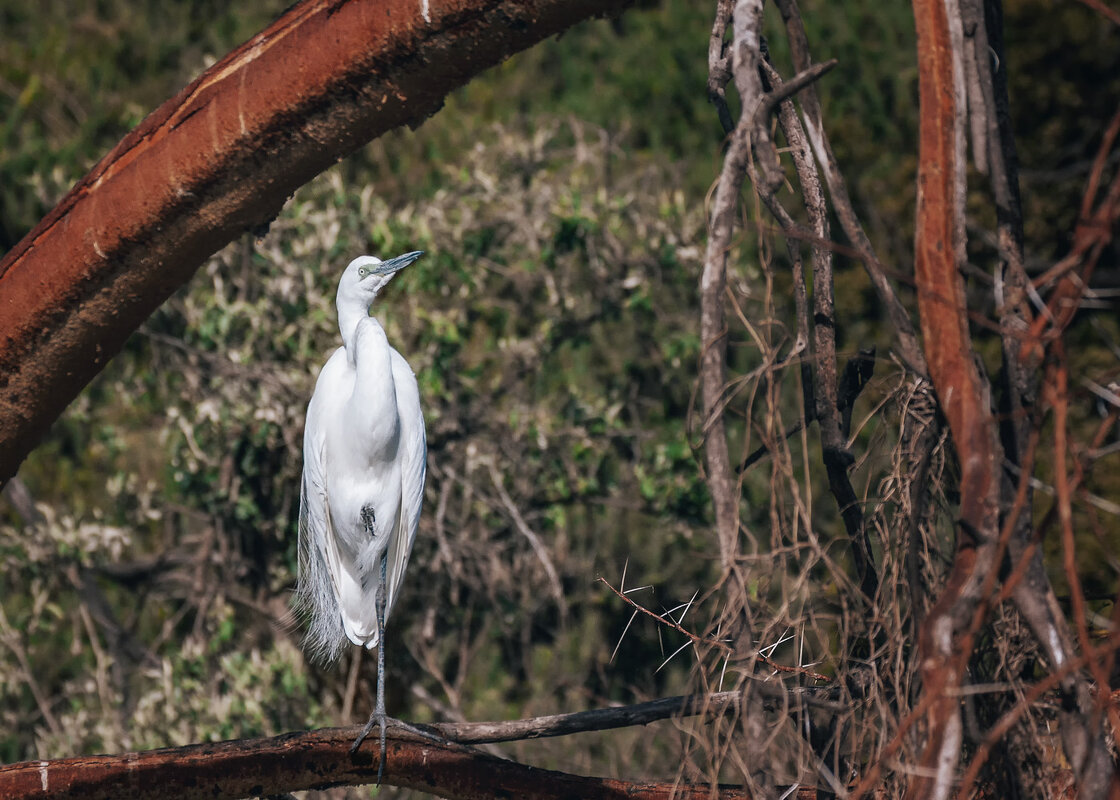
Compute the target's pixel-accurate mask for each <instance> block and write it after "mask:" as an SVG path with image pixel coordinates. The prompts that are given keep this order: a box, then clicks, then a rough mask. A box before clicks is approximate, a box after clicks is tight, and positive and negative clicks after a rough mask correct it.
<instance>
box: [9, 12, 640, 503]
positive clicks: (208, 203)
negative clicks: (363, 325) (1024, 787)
mask: <svg viewBox="0 0 1120 800" xmlns="http://www.w3.org/2000/svg"><path fill="white" fill-rule="evenodd" d="M626 5H627V0H607V1H606V2H600V1H598V0H595V1H593V0H528V1H525V0H517V1H516V2H515V1H514V0H424V1H423V2H421V0H352V1H351V2H345V1H344V0H311V1H309V2H304V3H301V4H299V5H297V6H295V7H293V8H292V9H290V10H289V11H288V12H287V13H286V14H284V15H283V16H282V17H280V18H279V19H278V20H277V21H276V22H275V23H273V24H272V25H271V26H269V27H268V28H267V29H265V30H264V31H262V32H261V33H259V34H258V35H257V36H255V37H254V38H253V39H251V40H250V41H248V42H246V43H245V44H244V45H242V46H241V47H239V48H237V49H236V50H234V51H233V52H232V53H230V54H229V55H228V56H227V57H226V58H224V59H222V60H221V61H220V62H219V63H217V64H215V65H214V66H213V67H212V68H211V69H209V70H207V71H206V72H205V73H203V74H202V75H201V76H200V77H199V78H198V79H197V80H196V81H194V82H193V83H192V84H190V85H189V86H187V87H186V88H185V89H184V90H183V91H182V92H180V93H179V94H178V95H177V96H175V97H174V98H172V99H171V100H169V101H167V102H166V103H164V104H163V105H162V106H160V108H158V109H157V110H156V111H154V112H153V113H152V114H151V115H149V116H148V118H147V119H145V120H144V121H143V122H142V123H141V124H140V126H139V127H137V128H136V129H135V130H134V131H132V133H130V134H129V135H128V136H127V137H125V138H124V139H123V140H122V141H121V142H120V144H118V145H117V146H116V147H115V148H114V149H113V150H112V152H110V153H109V154H108V155H107V156H106V157H105V158H103V159H102V160H101V162H100V163H98V164H97V166H96V167H94V169H93V170H92V171H91V172H90V174H89V175H87V176H86V177H85V178H83V179H82V180H81V181H80V182H79V183H78V184H77V185H76V186H75V187H74V189H73V190H71V192H70V193H69V194H68V195H67V196H66V197H65V198H64V199H63V200H62V202H61V203H59V204H58V206H57V207H56V208H55V209H54V210H53V211H52V212H51V213H50V214H48V215H47V217H46V218H44V219H43V220H42V222H40V223H39V225H38V226H36V228H35V229H34V230H33V231H32V232H31V233H30V234H28V236H27V237H25V238H24V239H23V241H22V242H20V243H19V244H18V245H16V247H14V248H13V249H12V250H11V251H10V252H9V253H8V254H7V255H6V256H5V257H4V258H3V260H0V483H2V482H3V481H6V480H7V479H8V478H10V477H11V476H12V475H14V474H15V472H16V470H17V469H18V467H19V464H20V462H21V461H22V460H23V458H24V457H25V456H26V455H27V453H28V452H29V451H30V450H31V449H32V448H33V447H34V446H35V444H36V443H37V442H38V440H39V438H40V437H41V436H42V435H43V433H44V432H45V431H46V429H47V427H48V426H49V425H50V424H51V422H52V421H53V420H54V419H55V418H56V417H57V416H58V415H59V414H60V413H61V412H62V410H63V408H65V407H66V405H67V403H69V402H70V400H72V399H73V398H74V397H75V396H76V395H77V393H78V392H79V391H80V390H81V389H82V387H83V386H84V385H85V384H86V383H87V382H88V381H89V380H90V379H91V378H92V377H93V376H94V375H95V374H96V373H97V372H98V371H99V370H100V369H101V368H102V367H103V366H104V365H105V362H106V361H107V360H108V359H109V358H111V357H112V356H113V355H114V354H115V353H116V352H118V351H119V349H120V347H121V346H122V344H123V343H124V340H125V338H126V337H127V336H128V335H129V333H131V332H132V331H133V330H135V329H136V327H137V326H138V325H139V324H140V323H141V322H142V321H143V320H144V319H145V318H146V317H147V316H148V315H149V314H151V313H152V311H153V310H154V309H155V308H157V307H158V306H159V304H160V303H162V302H163V301H164V300H165V299H166V298H167V297H168V296H170V294H171V293H172V292H173V291H174V290H175V289H176V288H177V287H179V286H180V285H182V284H183V283H185V282H186V281H187V280H188V279H189V278H190V277H191V275H192V274H193V273H194V271H195V269H196V268H197V267H198V266H199V264H200V263H201V262H202V261H203V260H204V259H205V258H206V257H207V256H209V255H210V254H211V253H214V252H215V251H216V250H218V249H219V248H221V247H222V246H224V245H225V244H226V243H227V242H229V241H231V240H232V239H233V238H234V237H235V236H237V235H238V234H239V233H241V232H242V231H245V230H252V229H258V228H262V227H263V226H265V225H267V224H268V223H269V222H270V221H271V220H272V219H274V218H275V217H276V215H277V214H278V213H279V211H280V208H281V206H283V204H284V202H285V200H287V198H288V197H289V196H290V195H291V194H292V193H293V192H294V191H295V190H296V189H297V188H299V186H301V185H302V184H304V183H306V182H307V181H308V180H310V179H311V178H312V177H313V176H315V175H316V174H318V173H319V172H321V171H322V170H324V169H325V168H327V167H328V166H330V165H331V164H333V163H334V162H335V161H337V160H338V159H340V158H342V157H343V156H345V155H347V154H348V153H350V152H352V151H353V150H355V149H356V148H357V147H359V146H360V145H362V144H364V143H365V142H367V141H369V140H370V139H373V138H375V137H377V136H379V135H380V134H382V133H384V132H386V131H388V130H390V129H392V128H396V127H399V126H401V125H404V124H411V125H417V124H419V123H420V122H422V121H423V120H424V119H425V118H427V117H428V116H430V115H431V114H433V113H434V112H435V111H436V110H438V109H439V107H440V105H441V104H442V102H443V98H444V96H445V95H446V94H447V93H448V92H449V91H451V90H452V89H455V88H457V87H459V86H461V85H463V84H464V83H466V82H467V81H468V80H469V79H470V78H471V77H472V76H474V75H475V74H477V73H478V72H480V71H481V70H483V69H485V68H487V67H489V66H492V65H494V64H497V63H499V62H500V61H502V60H504V59H505V58H506V57H508V56H509V55H510V54H512V53H514V52H516V51H518V50H522V49H524V48H526V47H528V46H530V45H532V44H534V43H536V42H538V41H540V40H541V39H543V38H545V37H547V36H550V35H552V34H554V33H557V32H559V31H562V30H564V29H565V28H567V27H569V26H571V25H572V24H574V23H576V22H578V21H580V20H583V19H585V18H588V17H592V16H597V15H604V14H610V13H618V12H619V11H621V9H623V8H624V7H625V6H626ZM309 266H311V265H309Z"/></svg>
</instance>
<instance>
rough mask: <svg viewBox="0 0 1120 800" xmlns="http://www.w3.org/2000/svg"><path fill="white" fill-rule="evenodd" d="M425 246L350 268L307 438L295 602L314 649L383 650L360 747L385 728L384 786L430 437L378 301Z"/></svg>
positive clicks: (323, 652)
mask: <svg viewBox="0 0 1120 800" xmlns="http://www.w3.org/2000/svg"><path fill="white" fill-rule="evenodd" d="M421 255H422V253H421V252H420V251H416V252H412V253H405V254H404V255H402V256H397V257H396V258H391V259H389V260H388V261H382V260H380V259H379V258H375V257H374V256H360V257H359V258H356V259H354V260H353V261H351V262H350V265H349V266H348V267H347V268H346V271H345V272H343V273H342V279H341V280H340V281H339V282H338V296H337V298H336V301H335V304H336V307H337V309H338V327H339V329H340V331H341V332H342V347H340V348H338V349H337V350H335V351H334V354H333V355H331V357H330V359H328V361H327V363H326V365H325V366H324V367H323V371H322V372H320V373H319V379H318V381H316V383H315V392H314V393H313V394H312V395H311V402H310V403H309V404H308V406H307V425H306V428H305V430H304V436H303V484H302V487H301V490H300V512H299V554H300V564H299V572H300V575H299V585H298V587H297V589H296V603H297V607H299V608H301V609H302V610H303V611H304V613H305V614H306V616H307V617H308V619H309V623H310V624H309V630H308V633H307V638H306V640H305V646H307V647H308V649H309V650H310V651H311V652H312V654H313V655H314V656H315V657H317V658H321V659H323V660H326V661H333V660H334V659H335V658H337V657H338V655H339V654H340V653H341V652H342V649H343V648H344V647H345V645H346V640H347V639H349V640H350V641H351V642H353V643H354V644H357V645H361V646H363V647H367V648H369V649H371V650H372V649H373V648H374V647H376V648H377V703H376V706H375V708H374V711H373V713H372V714H371V715H370V718H369V722H368V723H367V724H366V726H365V729H364V730H363V731H362V733H361V735H359V736H358V738H357V740H356V741H355V742H354V745H353V747H352V748H351V752H353V751H354V750H357V748H358V747H359V746H360V745H361V743H362V740H363V739H365V737H366V736H367V735H368V734H369V733H370V731H372V730H373V726H374V725H375V724H376V725H378V726H379V727H380V730H381V760H380V763H379V765H378V771H377V782H378V783H380V782H381V775H382V773H383V771H384V767H385V719H386V717H385V625H386V623H387V622H388V620H389V613H390V611H391V610H392V608H393V603H394V602H395V601H396V599H397V595H398V593H399V592H400V588H401V580H402V578H403V577H404V570H405V566H406V565H407V564H408V555H409V553H410V552H411V550H412V543H413V540H414V539H415V538H416V528H417V525H418V524H419V521H420V505H421V502H422V500H423V496H424V477H425V472H426V463H425V462H426V456H427V439H426V436H425V434H424V415H423V413H421V411H420V393H419V390H418V389H417V386H416V377H415V376H414V375H413V373H412V369H411V368H410V367H409V366H408V362H407V361H405V360H404V357H403V356H401V354H400V353H398V352H397V351H396V350H395V349H393V347H392V346H391V345H390V344H389V341H388V339H387V338H386V336H385V330H384V329H383V328H382V327H381V323H379V322H378V321H377V320H376V319H375V318H373V317H371V316H370V315H369V309H370V306H371V305H372V304H373V301H374V300H375V299H377V295H378V293H379V292H380V291H381V290H382V289H383V288H384V287H385V285H386V284H387V283H388V282H389V281H390V280H391V279H392V277H393V275H395V274H396V273H397V272H398V271H400V270H402V269H404V268H405V267H407V266H408V265H409V264H411V263H412V262H414V261H415V260H416V259H417V258H419V257H420V256H421ZM406 727H410V726H406Z"/></svg>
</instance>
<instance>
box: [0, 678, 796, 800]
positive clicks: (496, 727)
mask: <svg viewBox="0 0 1120 800" xmlns="http://www.w3.org/2000/svg"><path fill="white" fill-rule="evenodd" d="M740 699H741V698H740V695H739V693H737V692H724V693H720V694H717V695H711V696H703V695H698V696H691V697H672V698H666V699H664V700H658V701H654V702H652V703H642V704H639V705H637V706H631V707H629V708H611V709H601V710H596V711H588V712H580V713H577V714H563V715H557V716H555V717H547V718H536V719H529V720H516V721H514V722H510V723H502V722H495V723H462V724H448V725H433V726H430V727H431V729H432V730H435V731H438V732H439V733H440V734H442V735H459V736H461V737H462V738H463V739H469V740H471V741H475V742H481V741H491V742H493V741H509V740H512V739H526V738H536V737H539V736H559V735H564V734H567V733H575V732H578V731H587V730H603V729H605V728H610V727H621V726H623V725H636V724H646V723H648V722H652V721H654V720H656V719H666V718H668V717H670V716H674V715H677V714H683V715H685V716H688V715H693V714H698V713H706V712H712V711H715V712H718V711H720V710H721V709H725V708H727V707H730V706H732V705H734V704H735V703H736V702H738V701H739V700H740ZM357 731H358V727H357V726H354V727H350V728H325V729H323V730H318V731H307V732H298V733H287V734H284V735H282V736H275V737H272V738H270V739H239V740H235V741H229V742H219V743H217V744H195V745H189V746H187V747H174V748H165V749H161V750H149V751H145V752H141V753H124V754H121V755H111V756H87V757H79V758H68V759H59V760H57V761H27V762H23V763H20V764H11V765H8V766H0V796H2V797H22V798H25V800H48V799H49V798H85V800H96V799H97V798H117V797H123V796H127V797H131V798H138V799H139V798H143V799H144V800H156V799H157V798H187V799H189V798H239V797H247V796H255V795H274V794H280V793H284V792H292V791H300V790H303V789H324V788H329V787H332V786H345V785H351V786H354V785H361V784H366V783H372V782H373V781H374V780H375V778H376V776H377V758H376V748H371V749H365V750H360V751H359V752H358V753H357V754H354V755H351V753H350V744H351V743H352V742H353V740H354V736H355V735H356V733H357ZM388 739H389V749H388V756H387V760H386V769H385V778H384V782H385V783H387V784H390V785H394V786H401V787H406V788H410V789H416V790H419V791H424V792H431V793H435V794H438V795H440V796H441V797H453V798H468V799H469V798H480V799H481V798H487V799H488V798H493V797H497V796H509V797H519V798H526V800H534V799H539V800H552V799H553V798H567V797H583V798H589V799H590V800H596V798H603V800H623V799H624V798H627V799H630V800H643V799H644V800H661V798H665V800H668V799H669V798H680V799H681V800H689V799H690V798H695V799H696V800H707V798H713V797H716V798H727V799H728V800H750V798H751V797H752V795H751V794H750V792H749V791H747V790H745V789H743V788H740V787H728V786H720V787H713V786H709V785H707V784H685V783H682V784H672V783H631V782H628V781H622V780H614V779H611V778H593V777H583V776H580V775H571V774H568V773H563V772H555V771H552V770H544V769H537V768H535V767H530V766H526V765H524V764H518V763H515V762H511V761H507V760H505V759H500V758H495V757H493V756H490V755H486V754H483V753H479V752H478V751H476V750H473V749H471V748H468V747H464V746H463V745H461V744H452V743H450V742H448V743H444V744H436V743H434V742H431V741H428V740H422V739H420V738H419V737H416V736H415V735H414V734H412V733H410V732H408V731H402V730H399V729H393V728H391V727H390V729H389V730H388ZM791 796H794V797H797V798H800V799H801V800H811V799H812V798H815V797H816V796H817V793H816V791H815V790H813V789H811V788H808V787H803V788H801V789H799V790H798V791H797V792H796V793H795V794H794V795H791Z"/></svg>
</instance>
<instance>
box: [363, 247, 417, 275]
mask: <svg viewBox="0 0 1120 800" xmlns="http://www.w3.org/2000/svg"><path fill="white" fill-rule="evenodd" d="M422 255H424V251H423V250H413V251H412V252H411V253H405V254H404V255H403V256H397V257H396V258H390V259H389V260H388V261H382V262H381V263H380V264H378V265H377V266H376V267H374V268H373V269H372V270H371V272H372V274H374V275H392V274H393V273H394V272H399V271H400V270H402V269H404V268H405V267H407V266H408V265H409V264H411V263H412V262H413V261H415V260H416V259H418V258H420V256H422Z"/></svg>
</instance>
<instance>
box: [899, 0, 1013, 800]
mask: <svg viewBox="0 0 1120 800" xmlns="http://www.w3.org/2000/svg"><path fill="white" fill-rule="evenodd" d="M913 5H914V20H915V23H916V26H917V33H918V72H919V101H920V117H921V118H920V134H919V164H918V206H917V230H916V235H915V244H914V249H915V260H914V272H915V282H916V285H917V289H918V307H919V312H920V315H921V326H922V337H923V340H924V342H925V354H926V359H927V361H928V363H929V375H930V378H931V379H932V381H933V385H934V389H935V390H936V392H937V397H938V401H939V404H940V406H941V409H942V411H943V412H944V414H945V417H946V419H947V420H948V422H949V427H950V430H951V432H952V436H953V443H954V445H955V446H956V450H957V457H958V460H959V462H960V472H961V477H960V487H961V504H960V524H959V527H958V533H957V551H956V554H955V556H954V559H953V565H952V567H951V569H950V573H949V577H948V581H947V583H946V586H945V588H944V589H943V590H942V594H941V597H940V598H939V599H938V601H937V603H936V604H935V605H934V607H933V608H932V609H931V610H930V612H929V615H928V616H927V617H926V619H925V620H924V622H923V623H922V626H921V629H920V641H919V647H920V654H921V664H920V670H921V675H922V683H923V691H924V692H925V693H927V694H928V695H929V696H930V699H931V702H930V703H929V705H928V710H927V712H926V722H927V732H926V747H925V751H924V753H923V755H922V761H921V767H922V771H921V773H920V774H919V775H918V776H916V777H915V778H914V779H913V781H912V783H911V784H910V792H909V797H911V798H919V797H922V798H925V797H931V798H947V797H949V796H950V794H951V792H952V790H953V785H954V780H955V777H956V773H957V764H958V762H959V760H960V752H961V745H962V743H963V724H962V720H961V713H960V700H959V696H958V694H957V690H958V689H959V688H960V686H961V682H962V672H963V669H964V666H965V663H966V661H967V654H968V653H967V651H968V649H970V647H971V645H969V644H967V643H965V642H964V641H963V640H964V639H966V638H967V637H963V636H962V634H963V633H965V632H966V630H967V628H968V625H969V624H970V623H971V621H972V618H973V615H974V613H975V611H976V609H977V607H978V605H979V603H980V601H981V600H982V596H983V595H982V591H981V587H982V585H983V584H984V582H985V580H986V579H987V578H989V577H990V576H991V573H992V570H994V569H995V566H996V565H995V563H994V560H995V551H996V542H997V531H998V526H999V518H998V511H999V502H998V501H999V495H998V492H999V478H998V475H997V471H998V470H999V465H1000V464H1001V463H1002V453H1001V450H1000V447H999V443H998V441H997V440H996V438H995V430H996V428H995V421H994V419H993V418H992V414H991V411H990V406H989V400H988V398H989V396H990V388H989V387H988V386H987V383H986V380H985V378H984V377H983V375H981V373H980V371H979V369H978V368H977V365H976V362H975V360H974V359H973V353H972V341H971V337H970V335H969V331H968V308H967V302H966V298H965V292H964V283H963V280H962V279H961V275H960V271H959V270H960V267H961V266H962V264H963V258H964V226H963V216H964V206H963V203H964V130H963V111H964V97H963V94H964V82H963V75H962V74H961V73H960V72H959V58H960V54H959V53H957V52H955V51H954V46H953V39H952V35H951V25H952V23H953V22H954V20H952V19H950V15H949V14H948V13H947V10H946V3H944V2H942V1H941V0H914V4H913ZM951 5H952V4H951ZM955 22H956V24H957V26H958V27H959V24H960V20H959V18H957V19H956V20H955Z"/></svg>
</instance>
